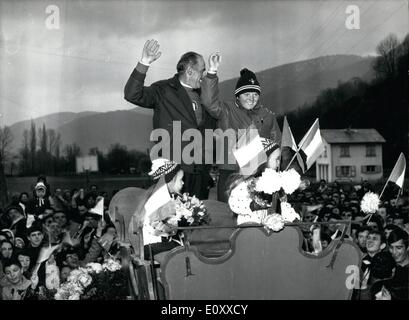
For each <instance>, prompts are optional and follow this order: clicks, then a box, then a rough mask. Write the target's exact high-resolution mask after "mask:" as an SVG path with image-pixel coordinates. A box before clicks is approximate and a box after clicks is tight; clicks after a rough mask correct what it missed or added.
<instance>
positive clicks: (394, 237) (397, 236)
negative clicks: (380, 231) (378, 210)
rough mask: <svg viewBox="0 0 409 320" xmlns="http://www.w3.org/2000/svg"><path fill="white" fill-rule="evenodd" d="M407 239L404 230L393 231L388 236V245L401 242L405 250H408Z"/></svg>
mask: <svg viewBox="0 0 409 320" xmlns="http://www.w3.org/2000/svg"><path fill="white" fill-rule="evenodd" d="M408 237H409V235H408V234H407V232H406V231H405V230H402V229H401V228H398V229H395V230H393V231H392V232H391V233H390V234H389V237H388V245H392V243H395V242H397V241H399V240H403V244H404V245H405V247H406V248H408Z"/></svg>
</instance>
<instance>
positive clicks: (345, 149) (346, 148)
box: [340, 146, 350, 157]
mask: <svg viewBox="0 0 409 320" xmlns="http://www.w3.org/2000/svg"><path fill="white" fill-rule="evenodd" d="M340 156H341V157H349V156H350V155H349V146H341V155H340Z"/></svg>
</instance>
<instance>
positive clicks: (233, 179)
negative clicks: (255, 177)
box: [225, 173, 252, 198]
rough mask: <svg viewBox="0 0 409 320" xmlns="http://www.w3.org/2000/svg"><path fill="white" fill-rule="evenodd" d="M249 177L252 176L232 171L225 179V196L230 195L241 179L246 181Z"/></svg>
mask: <svg viewBox="0 0 409 320" xmlns="http://www.w3.org/2000/svg"><path fill="white" fill-rule="evenodd" d="M251 177H252V176H248V177H246V176H243V175H241V174H240V173H233V174H232V175H231V176H229V177H228V178H227V181H226V186H227V188H226V191H225V193H226V196H227V198H228V197H230V194H231V192H232V191H233V189H234V188H235V187H237V186H238V185H239V184H240V183H242V182H243V181H246V180H247V179H249V178H251Z"/></svg>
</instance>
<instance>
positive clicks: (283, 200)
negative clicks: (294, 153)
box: [228, 139, 304, 231]
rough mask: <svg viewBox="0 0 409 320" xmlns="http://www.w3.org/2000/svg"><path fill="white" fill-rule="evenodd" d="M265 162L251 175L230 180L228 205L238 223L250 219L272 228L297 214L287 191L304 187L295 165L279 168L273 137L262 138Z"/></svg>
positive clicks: (276, 146)
mask: <svg viewBox="0 0 409 320" xmlns="http://www.w3.org/2000/svg"><path fill="white" fill-rule="evenodd" d="M262 141H263V147H264V151H265V152H266V154H267V163H265V164H264V165H262V166H260V168H259V169H258V171H257V173H256V174H255V175H253V176H250V177H247V178H245V177H242V176H239V177H238V178H236V179H235V180H233V182H232V183H231V184H230V188H229V192H230V194H229V201H228V203H229V206H230V209H231V210H232V211H233V212H234V213H236V214H237V224H242V223H247V222H253V223H258V224H263V225H265V226H266V227H267V228H269V229H271V230H273V231H279V230H281V229H282V228H283V227H284V222H293V221H294V220H296V219H300V216H299V215H298V214H297V213H296V212H295V211H294V209H293V208H292V207H291V205H290V204H289V203H287V196H286V195H287V194H291V193H293V192H294V191H295V190H296V189H298V188H303V187H304V182H302V181H301V178H300V175H299V174H298V173H297V171H296V170H295V169H290V170H286V171H283V172H278V171H277V170H278V169H279V168H280V148H279V145H278V144H276V143H274V142H273V141H272V140H269V139H263V140H262Z"/></svg>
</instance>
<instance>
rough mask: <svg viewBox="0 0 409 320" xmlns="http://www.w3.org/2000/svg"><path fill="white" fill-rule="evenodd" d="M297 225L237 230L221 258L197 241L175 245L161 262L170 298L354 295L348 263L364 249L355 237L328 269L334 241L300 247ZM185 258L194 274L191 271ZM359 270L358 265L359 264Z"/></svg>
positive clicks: (352, 262)
mask: <svg viewBox="0 0 409 320" xmlns="http://www.w3.org/2000/svg"><path fill="white" fill-rule="evenodd" d="M301 242H302V235H301V232H300V230H299V229H298V228H297V227H286V228H285V229H284V230H282V231H281V232H278V233H274V232H273V233H271V234H270V235H268V234H267V232H266V231H265V229H264V228H246V229H240V230H237V231H235V232H234V233H233V235H232V238H231V245H232V248H231V250H230V251H229V252H228V253H226V254H225V255H224V256H222V257H220V258H213V259H211V258H205V257H203V256H201V255H200V254H199V252H198V250H197V248H195V247H194V246H192V247H191V248H190V250H189V251H186V248H183V247H182V248H176V249H174V250H172V251H171V252H169V254H168V255H167V256H166V257H165V259H164V261H163V264H162V267H161V269H162V272H161V280H162V283H163V284H164V287H165V291H166V297H167V298H168V299H178V300H190V299H199V300H202V299H203V300H206V299H212V300H219V299H224V300H229V299H250V300H251V299H349V298H350V295H351V290H349V289H348V288H347V287H346V279H347V277H350V275H349V274H347V273H346V271H347V267H348V266H351V265H354V266H357V268H359V266H360V254H359V251H358V248H357V247H356V245H355V244H353V243H352V242H345V243H344V244H342V246H341V247H340V249H339V251H338V255H337V259H336V261H335V264H334V268H333V269H331V268H328V267H327V266H328V265H329V264H330V261H331V258H332V252H333V251H332V249H333V248H334V244H332V245H331V246H329V247H328V248H327V249H326V250H325V251H324V252H323V253H322V254H321V255H320V256H319V257H315V256H310V255H307V254H305V253H303V252H302V251H301ZM186 258H188V260H189V262H190V270H191V273H192V274H193V275H188V276H187V267H186ZM357 270H359V269H357Z"/></svg>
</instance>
